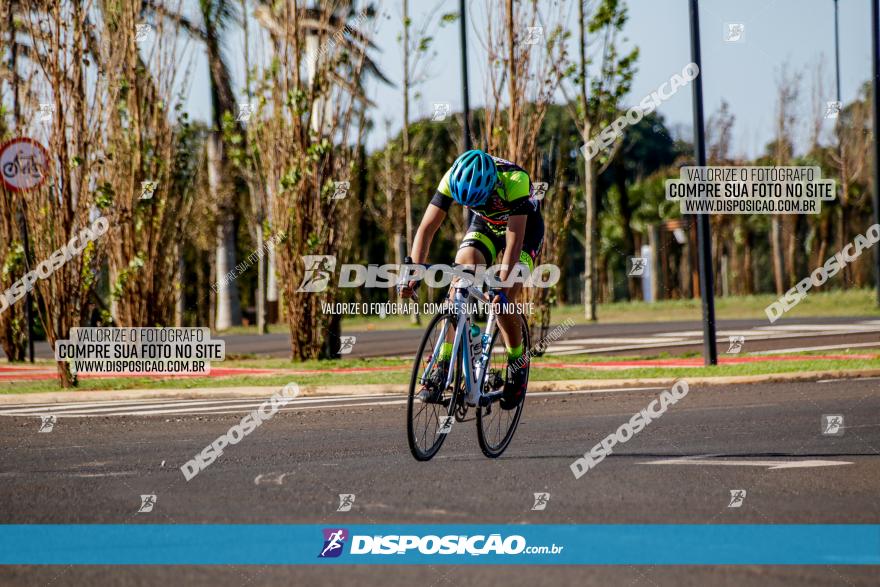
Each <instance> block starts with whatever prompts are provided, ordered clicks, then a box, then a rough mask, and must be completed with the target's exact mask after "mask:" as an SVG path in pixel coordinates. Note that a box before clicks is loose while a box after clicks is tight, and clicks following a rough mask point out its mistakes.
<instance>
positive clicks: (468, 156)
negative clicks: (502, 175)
mask: <svg viewBox="0 0 880 587" xmlns="http://www.w3.org/2000/svg"><path fill="white" fill-rule="evenodd" d="M497 181H498V170H497V169H496V168H495V161H494V160H493V159H492V157H491V156H490V155H489V154H488V153H484V152H483V151H480V150H479V149H473V150H472V151H466V152H464V153H462V154H461V155H460V156H459V157H458V159H456V160H455V163H453V164H452V170H451V172H450V173H449V192H450V193H451V194H452V199H454V200H455V201H456V202H458V203H459V204H461V205H462V206H479V205H481V204H484V203H485V202H486V200H488V199H489V196H491V195H492V191H493V190H494V189H495V183H496V182H497Z"/></svg>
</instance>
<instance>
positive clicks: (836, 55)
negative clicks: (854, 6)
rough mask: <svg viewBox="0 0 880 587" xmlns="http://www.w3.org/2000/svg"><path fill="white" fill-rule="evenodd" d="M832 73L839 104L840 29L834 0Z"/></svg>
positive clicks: (835, 0)
mask: <svg viewBox="0 0 880 587" xmlns="http://www.w3.org/2000/svg"><path fill="white" fill-rule="evenodd" d="M834 71H835V76H836V77H835V80H836V84H837V98H836V99H837V103H838V104H839V103H840V27H839V26H838V24H837V0H834Z"/></svg>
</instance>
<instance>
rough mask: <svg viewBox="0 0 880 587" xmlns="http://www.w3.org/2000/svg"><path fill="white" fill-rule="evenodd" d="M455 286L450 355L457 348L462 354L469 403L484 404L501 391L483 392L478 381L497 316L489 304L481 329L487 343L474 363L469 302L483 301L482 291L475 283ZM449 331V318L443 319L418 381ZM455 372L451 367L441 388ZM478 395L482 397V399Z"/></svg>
mask: <svg viewBox="0 0 880 587" xmlns="http://www.w3.org/2000/svg"><path fill="white" fill-rule="evenodd" d="M452 287H455V295H454V297H453V311H454V312H455V314H456V315H457V316H458V322H457V324H456V327H455V336H454V339H453V343H452V357H453V359H454V358H455V357H458V356H459V352H461V357H462V369H463V375H464V384H465V390H466V392H467V395H466V396H465V401H466V402H467V404H468V405H471V406H476V405H486V404H487V403H489V402H491V401H492V400H494V399H495V398H496V397H500V396H501V394H502V392H501V391H498V392H493V393H488V394H486V393H483V390H482V389H481V386H480V382H481V381H482V379H483V374H484V373H485V370H486V367H487V366H488V364H489V347H490V346H491V345H490V344H489V343H491V340H492V337H493V336H494V335H495V328H496V327H497V324H496V316H495V312H494V309H493V307H492V305H490V306H489V318H488V321H487V322H486V330H485V331H484V332H483V334H484V335H485V338H484V341H485V340H488V341H489V343H487V342H483V343H482V344H481V350H480V357H479V361H478V362H476V365H475V364H474V363H475V362H474V360H473V358H472V356H471V353H472V350H471V345H470V328H471V323H472V320H473V318H472V312H471V304H470V303H469V302H470V300H471V299H473V300H475V301H477V302H484V299H483V292H482V291H480V290H479V289H477V288H476V287H474V286H467V287H456V286H452ZM448 333H449V322H448V321H447V322H445V323H444V324H443V329H442V330H441V332H440V337H439V338H438V339H437V343H436V344H435V345H434V350H433V351H432V353H431V360H430V361H429V362H428V365H427V367H426V368H425V370H424V371H423V372H422V376H421V378H420V383H422V384H424V383H425V382H426V381H427V375H428V373H430V372H431V369H432V367H433V366H434V363H435V362H436V361H437V357H439V355H440V347H441V345H442V344H443V343H444V342H446V337H447V335H448ZM454 374H455V369H450V370H449V374H448V375H447V378H446V383H445V385H444V389H446V388H447V387H449V386H450V385H452V380H453V377H454ZM481 399H482V400H483V401H482V402H481Z"/></svg>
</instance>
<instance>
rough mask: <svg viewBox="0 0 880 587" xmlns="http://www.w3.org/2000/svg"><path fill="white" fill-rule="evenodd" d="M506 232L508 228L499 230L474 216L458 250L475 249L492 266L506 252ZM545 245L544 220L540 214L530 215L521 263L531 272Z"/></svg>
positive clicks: (520, 257) (521, 253) (527, 221)
mask: <svg viewBox="0 0 880 587" xmlns="http://www.w3.org/2000/svg"><path fill="white" fill-rule="evenodd" d="M506 232H507V227H506V226H505V227H504V228H502V229H500V230H499V229H497V228H495V227H493V226H492V225H490V224H489V223H488V222H486V221H485V220H484V219H483V217H482V216H477V215H474V216H473V218H472V219H471V223H470V226H468V230H467V233H466V234H465V235H464V239H463V240H462V241H461V244H460V245H459V246H458V248H459V249H463V248H465V247H474V248H475V249H477V250H478V251H480V252H481V253H482V254H483V257H484V258H485V259H486V263H487V264H489V265H491V264H492V263H494V262H495V258H496V257H497V256H499V255H501V254H502V253H503V252H504V247H505V246H506V245H507V242H506ZM543 243H544V218H543V217H542V216H541V214H540V213H533V214H529V215H528V219H527V220H526V234H525V238H523V245H522V252H520V255H519V260H520V262H521V263H525V264H526V265H527V266H528V268H529V271H533V270H534V269H535V264H536V263H537V260H538V256H539V255H540V254H541V245H542V244H543Z"/></svg>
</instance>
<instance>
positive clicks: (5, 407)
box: [0, 386, 388, 412]
mask: <svg viewBox="0 0 880 587" xmlns="http://www.w3.org/2000/svg"><path fill="white" fill-rule="evenodd" d="M277 389H280V387H279V388H277ZM277 389H276V388H274V387H271V386H269V387H266V396H265V397H266V398H269V397H271V396H272V394H273V393H275V391H277ZM387 395H388V394H386V393H374V394H370V395H321V396H306V397H303V398H299V399H298V400H297V401H305V400H314V401H318V400H322V401H323V400H327V401H337V400H338V401H342V400H349V399H356V398H375V397H385V396H387ZM261 397H263V396H257V395H255V396H251V397H239V398H216V399H215V398H212V397H190V398H185V399H172V398H167V399H166V398H161V397H153V398H144V399H122V400H116V399H110V400H95V401H92V402H50V403H39V404H36V403H34V404H32V403H21V404H0V412H6V411H11V410H41V411H45V410H46V409H49V408H58V409H64V408H68V407H71V408H88V407H101V406H111V405H119V406H123V407H124V406H126V405H132V406H135V405H138V404H167V405H169V406H174V405H183V404H185V403H189V402H205V401H209V402H212V403H218V404H222V403H237V402H245V401H254V400H259V399H260V398H261Z"/></svg>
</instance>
